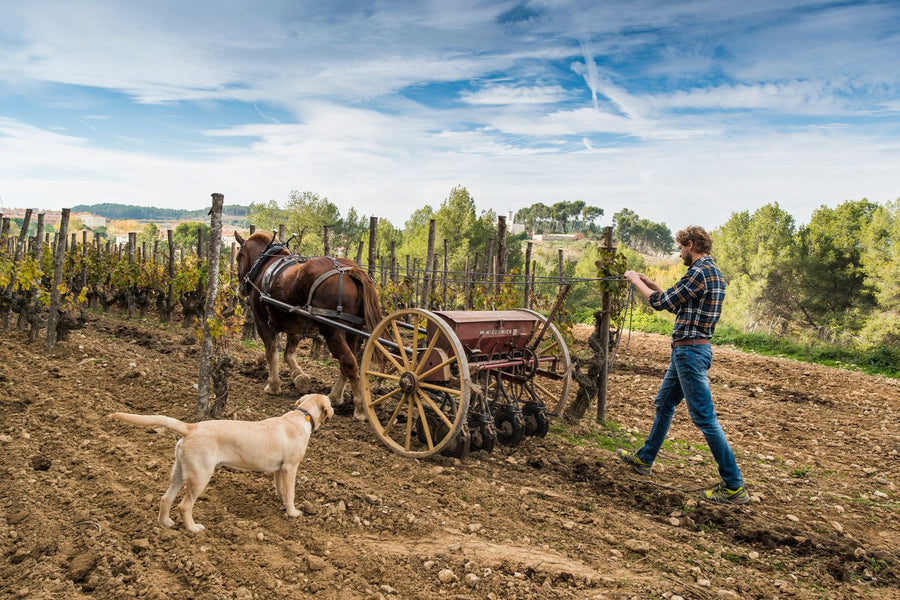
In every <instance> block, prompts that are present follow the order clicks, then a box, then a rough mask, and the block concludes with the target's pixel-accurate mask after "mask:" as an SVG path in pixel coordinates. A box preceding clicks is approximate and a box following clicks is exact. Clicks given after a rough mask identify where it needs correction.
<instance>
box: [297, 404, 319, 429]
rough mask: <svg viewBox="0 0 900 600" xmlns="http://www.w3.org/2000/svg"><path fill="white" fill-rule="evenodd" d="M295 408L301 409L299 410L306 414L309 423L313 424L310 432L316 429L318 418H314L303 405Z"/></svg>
mask: <svg viewBox="0 0 900 600" xmlns="http://www.w3.org/2000/svg"><path fill="white" fill-rule="evenodd" d="M294 410H299V411H300V412H302V413H303V414H304V415H306V420H307V421H309V424H310V425H312V429H311V430H310V433H312V432H313V431H315V430H316V420H315V419H313V416H312V415H311V414H309V411H308V410H306V409H305V408H303V407H302V406H298V407H297V408H295V409H294Z"/></svg>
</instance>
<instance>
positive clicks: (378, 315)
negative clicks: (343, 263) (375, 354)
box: [353, 269, 384, 331]
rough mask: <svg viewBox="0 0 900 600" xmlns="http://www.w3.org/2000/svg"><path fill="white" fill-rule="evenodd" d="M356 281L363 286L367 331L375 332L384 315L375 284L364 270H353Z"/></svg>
mask: <svg viewBox="0 0 900 600" xmlns="http://www.w3.org/2000/svg"><path fill="white" fill-rule="evenodd" d="M353 275H354V279H356V280H357V281H358V282H359V283H360V284H361V285H362V291H363V312H364V315H363V316H364V317H365V320H366V331H375V326H376V325H378V323H379V322H380V321H381V319H382V317H383V316H384V313H382V311H381V300H379V298H378V291H377V290H376V289H375V282H374V281H372V278H371V277H369V274H368V273H366V272H365V271H363V270H362V269H354V270H353Z"/></svg>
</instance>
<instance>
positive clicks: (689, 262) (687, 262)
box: [681, 254, 694, 267]
mask: <svg viewBox="0 0 900 600" xmlns="http://www.w3.org/2000/svg"><path fill="white" fill-rule="evenodd" d="M681 262H683V263H684V266H686V267H689V266H691V265H692V264H694V261H692V260H691V255H690V254H688V255H687V256H682V257H681Z"/></svg>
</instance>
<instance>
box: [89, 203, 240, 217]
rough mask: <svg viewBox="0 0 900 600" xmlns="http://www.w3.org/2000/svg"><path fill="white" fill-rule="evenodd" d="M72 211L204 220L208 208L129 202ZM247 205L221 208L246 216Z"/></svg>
mask: <svg viewBox="0 0 900 600" xmlns="http://www.w3.org/2000/svg"><path fill="white" fill-rule="evenodd" d="M72 212H86V213H91V214H92V215H99V216H101V217H106V218H107V219H114V220H124V219H127V220H133V221H205V220H208V219H209V208H202V209H200V210H180V209H176V208H156V207H153V206H133V205H130V204H109V203H106V204H79V205H78V206H73V207H72ZM249 214H250V207H249V206H240V205H228V204H226V205H225V206H224V207H223V208H222V216H223V217H236V218H246V217H247V216H248V215H249Z"/></svg>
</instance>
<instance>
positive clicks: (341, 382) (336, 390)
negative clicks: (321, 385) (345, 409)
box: [328, 369, 347, 406]
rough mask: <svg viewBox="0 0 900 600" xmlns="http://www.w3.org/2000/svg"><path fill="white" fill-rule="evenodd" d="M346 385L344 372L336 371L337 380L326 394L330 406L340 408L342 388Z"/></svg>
mask: <svg viewBox="0 0 900 600" xmlns="http://www.w3.org/2000/svg"><path fill="white" fill-rule="evenodd" d="M345 385H347V378H346V377H344V370H343V369H341V370H339V371H338V376H337V380H335V382H334V385H333V386H332V387H331V391H330V392H329V393H328V399H329V400H331V405H332V406H341V405H342V404H344V386H345Z"/></svg>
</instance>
